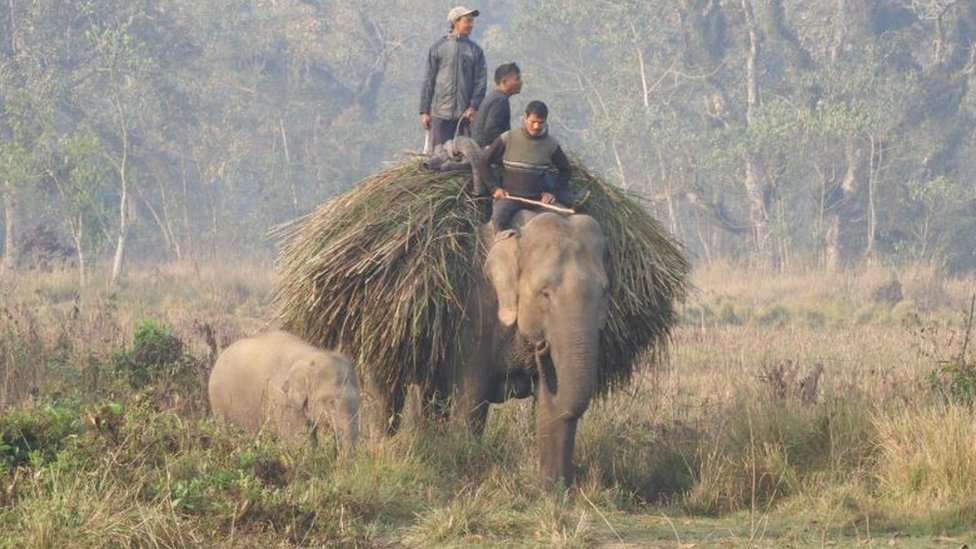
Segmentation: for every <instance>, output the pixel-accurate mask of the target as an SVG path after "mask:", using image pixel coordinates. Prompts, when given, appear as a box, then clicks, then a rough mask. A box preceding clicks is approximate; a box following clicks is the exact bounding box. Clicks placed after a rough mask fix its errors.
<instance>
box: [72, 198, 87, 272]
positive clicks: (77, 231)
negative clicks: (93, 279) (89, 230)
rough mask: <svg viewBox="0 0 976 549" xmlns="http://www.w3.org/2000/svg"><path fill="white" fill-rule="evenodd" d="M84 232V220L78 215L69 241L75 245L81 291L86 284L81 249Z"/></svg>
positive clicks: (82, 251) (83, 251) (83, 250)
mask: <svg viewBox="0 0 976 549" xmlns="http://www.w3.org/2000/svg"><path fill="white" fill-rule="evenodd" d="M84 232H85V218H84V216H83V215H82V214H78V219H77V220H76V222H75V223H72V231H71V240H73V241H74V243H75V250H76V252H75V253H77V254H78V287H79V288H81V289H84V288H85V285H86V284H87V280H86V273H85V248H83V247H82V245H83V244H84Z"/></svg>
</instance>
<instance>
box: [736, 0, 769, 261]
mask: <svg viewBox="0 0 976 549" xmlns="http://www.w3.org/2000/svg"><path fill="white" fill-rule="evenodd" d="M741 2H742V12H743V14H744V16H745V21H746V28H747V29H748V33H749V51H748V55H747V56H746V126H747V127H752V125H753V120H754V118H755V115H756V109H758V108H759V106H760V104H761V103H762V100H761V98H760V95H759V54H760V47H761V39H762V38H761V36H760V34H759V27H758V26H757V24H756V18H755V16H754V15H753V11H752V1H751V0H741ZM743 184H744V185H745V189H746V197H747V199H748V201H749V221H750V223H751V224H752V230H753V236H754V238H755V244H756V253H757V255H758V259H759V262H760V263H761V264H763V265H766V266H772V259H773V254H772V245H771V243H770V235H769V211H768V207H767V206H768V205H767V203H766V195H767V193H766V187H767V181H766V175H765V171H764V170H763V167H762V161H761V160H760V159H759V158H758V156H757V155H755V154H753V153H751V152H747V153H746V158H745V180H744V181H743Z"/></svg>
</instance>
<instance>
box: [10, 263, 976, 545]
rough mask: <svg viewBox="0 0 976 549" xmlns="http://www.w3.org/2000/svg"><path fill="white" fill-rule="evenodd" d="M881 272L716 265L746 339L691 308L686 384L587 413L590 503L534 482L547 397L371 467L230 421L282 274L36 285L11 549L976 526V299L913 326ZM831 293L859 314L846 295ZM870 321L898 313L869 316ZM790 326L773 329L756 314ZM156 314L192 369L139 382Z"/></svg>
mask: <svg viewBox="0 0 976 549" xmlns="http://www.w3.org/2000/svg"><path fill="white" fill-rule="evenodd" d="M882 274H883V275H884V276H878V275H876V274H874V273H866V274H864V275H863V277H861V278H859V277H850V280H846V281H845V282H844V283H843V284H841V283H840V282H838V280H837V279H831V278H830V277H829V276H827V275H818V276H816V277H813V276H810V275H806V278H804V275H801V274H796V275H785V276H784V277H782V278H780V279H775V280H767V279H757V278H755V277H753V278H751V279H750V283H749V284H746V283H741V282H739V281H740V280H743V279H745V278H747V277H746V275H745V274H743V273H737V272H735V271H734V270H732V268H730V267H721V268H720V269H719V272H718V273H717V274H716V273H715V272H709V271H700V272H699V274H698V276H699V278H698V279H696V281H695V284H696V286H697V287H698V288H701V292H700V293H699V294H697V295H696V296H695V297H694V299H693V300H692V301H691V302H689V304H688V305H687V309H695V308H697V309H699V310H705V308H711V309H712V310H718V309H720V306H716V304H718V303H728V304H730V305H731V306H732V307H733V308H734V309H735V310H736V311H737V312H736V316H737V317H738V318H737V320H735V321H723V320H722V319H721V318H720V317H719V316H718V315H716V316H713V317H708V318H707V319H706V322H704V323H703V322H701V317H700V315H699V316H698V317H696V316H694V315H690V314H687V311H686V312H685V314H684V318H685V322H684V324H682V325H681V326H680V327H679V328H678V329H676V330H675V332H674V335H673V341H672V352H671V356H670V361H669V362H668V363H667V364H665V365H662V366H660V367H658V368H655V369H642V370H641V371H640V373H639V374H638V375H637V376H636V377H635V378H634V379H633V381H632V383H631V384H630V385H628V386H627V387H626V388H620V389H617V390H616V391H614V392H613V393H612V394H611V395H609V396H608V397H607V398H605V399H600V400H596V401H594V402H593V403H592V404H591V407H590V409H589V411H588V412H587V413H586V415H585V416H584V418H583V420H582V422H581V423H580V430H579V434H578V440H577V455H576V460H575V461H576V463H577V467H578V470H577V477H576V478H577V482H576V486H575V487H573V488H572V489H571V490H569V491H568V492H567V493H565V494H557V495H551V494H549V493H548V492H547V491H546V490H544V488H543V486H542V484H541V483H540V482H539V481H538V478H537V473H536V462H537V456H536V451H535V439H534V430H535V422H534V416H533V407H532V403H531V402H530V401H517V402H509V403H506V404H505V405H502V406H496V407H494V408H493V412H492V415H491V418H490V421H489V423H488V425H487V428H486V432H485V435H484V436H483V437H482V438H480V439H475V438H473V437H471V436H470V435H468V434H467V433H466V432H465V431H464V430H463V429H458V428H456V427H455V426H453V425H450V424H427V423H423V422H421V421H419V420H418V419H417V418H413V419H412V420H410V421H407V422H406V425H405V428H404V430H403V432H402V433H401V434H400V435H398V436H397V437H394V438H392V439H385V438H370V437H369V436H367V437H366V438H365V440H364V441H363V444H362V446H361V448H360V449H359V451H358V452H357V453H356V455H355V456H354V457H352V458H351V459H344V458H340V457H339V456H338V454H337V453H336V452H335V451H334V449H333V448H330V447H328V446H327V447H325V448H323V449H320V450H319V451H312V450H309V449H304V448H295V447H290V446H287V445H282V444H280V443H279V442H277V441H275V440H273V439H270V438H267V437H265V436H249V435H245V434H244V433H241V432H238V431H235V430H231V429H226V428H224V427H222V426H218V425H216V424H214V423H213V422H212V421H211V419H210V418H209V414H208V413H207V405H206V402H205V389H204V384H205V379H206V369H207V367H208V365H209V360H211V354H212V352H213V348H214V346H216V347H222V346H224V345H226V344H227V343H229V342H230V341H232V340H233V339H236V338H237V337H240V336H241V335H246V334H250V333H254V332H255V331H256V330H258V329H261V327H262V326H263V323H264V320H263V319H264V318H265V315H267V314H268V311H269V308H270V307H269V305H268V300H267V294H268V290H269V289H270V287H271V276H270V275H269V274H268V273H267V272H261V273H256V275H255V276H254V277H253V278H251V277H250V276H249V275H248V273H247V272H246V270H240V271H236V274H230V273H228V272H226V271H225V273H224V274H223V275H220V276H218V275H217V274H216V273H215V272H214V273H213V274H207V272H206V271H200V272H199V273H197V272H195V271H194V270H193V269H190V268H185V269H172V270H169V271H166V273H165V274H159V273H134V277H133V280H143V279H145V280H148V279H150V278H153V277H157V276H158V277H161V278H160V279H158V280H157V281H156V282H153V283H152V284H155V286H151V287H150V288H148V289H143V288H140V287H138V286H136V285H134V284H133V285H131V286H127V287H123V288H120V289H114V290H109V289H107V288H105V289H100V288H90V289H89V290H86V293H85V294H84V295H78V296H75V295H72V293H71V292H70V291H69V286H68V284H67V283H64V285H63V286H60V285H61V284H62V283H61V282H59V280H60V278H59V277H60V276H61V275H59V274H57V273H54V274H51V275H43V276H35V277H30V278H31V279H30V280H27V279H24V280H22V281H20V282H18V283H16V284H15V285H13V286H8V288H10V287H12V288H13V291H12V293H9V294H5V295H4V303H3V304H2V306H0V350H2V353H0V367H2V370H0V379H3V380H5V385H4V393H3V397H4V401H3V403H2V405H3V408H2V413H0V457H2V458H3V459H2V460H0V547H17V548H21V547H62V546H72V547H75V546H76V547H80V548H87V547H119V546H132V547H268V546H273V547H291V546H296V547H297V546H329V547H332V546H335V547H364V546H366V547H369V546H396V544H400V545H405V546H409V547H461V546H471V545H474V546H522V545H528V546H545V547H549V546H560V547H591V546H599V545H600V544H602V543H606V542H610V541H613V540H616V535H617V534H618V532H619V533H620V535H623V536H624V537H626V535H627V534H626V533H625V531H626V530H627V527H628V525H629V524H631V523H632V521H634V520H637V517H641V516H646V515H655V516H658V517H661V516H664V517H666V518H668V519H669V520H670V518H671V517H674V525H673V526H672V527H673V528H678V529H680V528H682V524H686V523H688V522H689V521H691V522H694V521H698V520H703V519H702V517H705V516H714V517H720V520H727V521H731V523H732V524H735V523H736V521H739V522H740V523H741V522H746V523H747V524H746V525H745V526H743V528H744V531H745V532H746V535H748V536H749V539H753V540H754V541H755V540H758V539H759V538H760V537H761V536H762V535H768V534H764V533H763V532H764V530H763V529H762V528H763V527H762V525H763V524H765V523H764V522H763V521H767V520H769V519H770V518H771V517H777V516H778V517H790V518H791V519H793V520H796V519H798V518H802V519H803V520H807V521H808V524H811V525H815V526H812V528H814V529H815V530H816V531H818V532H819V531H822V532H824V536H826V535H828V533H835V532H840V533H841V534H843V535H848V534H851V533H856V535H858V536H869V535H872V534H876V533H877V532H878V531H880V530H883V529H887V530H889V531H891V530H893V529H899V530H901V531H905V529H909V531H918V532H926V533H941V532H943V531H945V532H948V533H950V534H952V533H954V532H955V533H958V532H961V531H963V530H964V529H966V528H967V527H968V525H970V524H971V523H972V520H973V519H974V518H976V501H974V499H973V496H972V494H973V493H976V445H974V442H973V441H974V440H976V433H974V432H973V430H974V427H973V426H974V425H976V422H974V419H976V417H974V416H973V413H974V412H973V411H972V409H971V407H969V406H968V405H967V404H965V403H961V402H955V401H953V400H951V399H947V398H946V394H945V393H944V392H940V391H939V390H936V389H937V387H936V388H934V387H933V385H932V382H931V379H932V377H931V374H932V373H933V372H934V371H938V370H939V368H940V367H941V365H943V364H945V361H946V360H948V359H954V360H958V359H959V349H960V345H961V342H962V341H963V339H964V333H965V330H966V327H965V322H964V321H962V320H960V318H961V317H962V315H961V314H960V313H961V310H962V309H963V307H964V305H965V304H966V303H968V296H967V292H969V291H971V290H972V289H973V284H972V281H966V280H953V281H942V280H941V279H939V278H938V277H937V276H934V275H931V276H930V275H925V276H929V277H930V278H929V280H930V281H931V282H930V283H931V284H938V285H940V286H941V287H940V288H939V289H933V290H924V289H923V288H921V287H920V288H918V289H913V288H912V287H911V285H910V284H909V283H908V282H904V283H903V291H904V292H905V297H904V300H907V299H909V297H908V296H909V294H911V295H915V296H919V295H922V294H923V293H925V292H928V295H933V296H937V295H941V296H942V297H941V298H939V299H940V300H943V301H941V303H943V304H942V305H937V303H938V302H939V301H938V300H935V299H932V300H927V301H926V300H922V299H921V298H917V299H919V301H918V303H926V305H925V306H924V307H923V306H918V307H916V308H915V311H916V313H917V315H918V318H917V320H915V321H913V322H903V321H902V320H898V319H896V318H895V317H894V316H892V315H890V314H889V313H887V312H885V311H891V310H892V309H894V308H895V307H897V304H880V305H879V304H876V303H874V302H873V298H872V294H873V292H872V291H869V288H872V287H874V286H875V282H872V280H874V278H875V277H876V278H877V280H888V278H887V277H888V274H889V273H887V272H884V273H882ZM923 274H924V273H923ZM46 276H50V277H52V278H51V280H52V282H51V284H50V286H47V285H46V284H45V277H46ZM898 276H899V277H900V278H901V279H906V278H907V277H906V276H904V274H903V273H898ZM919 276H920V278H921V276H922V275H919ZM869 279H870V280H869ZM804 280H806V283H804ZM723 281H726V282H723ZM832 284H833V285H834V286H835V287H837V288H841V290H840V291H842V292H844V299H845V300H848V301H845V302H842V300H833V299H826V298H824V296H825V295H826V294H828V293H829V292H828V288H829V287H830V286H831V285H832ZM912 284H914V282H913V283H912ZM59 287H62V288H63V289H58V288H59ZM968 295H971V294H968ZM162 305H165V307H163V306H162ZM867 306H878V307H880V309H879V310H880V311H881V312H879V313H877V315H878V316H877V318H876V319H875V320H874V321H871V322H859V321H857V319H856V313H857V311H858V310H862V309H863V308H865V307H867ZM76 307H77V310H76ZM775 307H781V308H782V310H783V311H785V314H783V315H782V318H781V320H780V321H778V322H777V323H771V322H767V321H764V320H762V318H761V315H758V314H753V313H750V311H753V312H755V311H758V310H759V309H760V308H765V309H767V310H770V309H772V308H775ZM801 310H806V311H809V312H811V313H813V312H817V313H820V314H822V315H823V318H824V319H825V321H824V322H823V323H820V324H814V323H811V322H809V315H807V316H804V315H802V314H799V313H798V311H801ZM146 319H151V320H152V322H154V323H155V324H156V325H158V326H166V327H167V329H168V330H169V331H170V333H172V334H173V335H174V336H175V337H177V338H179V339H180V340H181V342H182V347H181V348H182V349H183V351H182V352H183V353H184V355H185V356H184V357H183V359H185V360H186V361H187V362H180V361H177V362H176V364H177V365H179V364H188V365H190V366H192V367H191V368H190V369H189V370H182V369H180V368H178V367H173V368H170V369H166V368H162V369H159V370H158V371H155V373H154V374H152V375H148V376H147V377H145V378H140V379H144V382H140V383H138V384H134V383H133V382H132V379H131V378H130V377H128V376H127V375H124V374H125V372H126V371H127V370H126V369H128V368H131V363H130V362H127V361H126V360H123V359H122V358H125V357H128V359H131V358H132V356H131V355H127V354H126V353H130V352H131V350H132V349H133V345H134V344H135V342H134V341H135V339H136V334H137V332H138V330H137V327H138V326H139V325H140V323H141V322H143V321H145V320H146ZM728 320H731V317H730V318H729V319H728ZM120 357H122V358H120ZM817 365H821V366H822V368H823V375H822V377H821V378H820V379H819V384H818V386H817V390H816V392H815V394H814V397H813V398H812V399H811V400H804V398H801V397H800V396H799V395H800V394H801V392H800V391H799V390H798V387H797V385H798V384H799V381H800V380H801V379H802V378H803V377H804V376H805V375H806V374H807V373H808V372H810V371H812V370H814V369H815V367H816V366H817ZM790 369H792V370H790ZM775 371H779V372H787V373H788V372H790V371H792V372H794V373H795V375H785V374H784V375H781V376H780V377H779V378H776V376H773V375H771V372H775ZM784 387H785V388H784ZM367 400H368V399H367ZM411 412H412V413H416V411H415V410H411ZM740 517H746V518H740ZM845 533H847V534H845ZM831 535H833V534H831ZM851 535H853V534H851ZM823 539H826V538H823ZM823 539H821V538H820V537H819V536H818V538H817V541H818V542H822V541H823ZM682 540H683V541H688V542H689V543H693V542H694V541H693V539H692V540H689V536H688V535H687V534H684V533H682ZM672 541H673V540H672ZM666 543H668V542H667V541H664V542H661V543H660V544H666ZM771 543H772V542H771ZM648 544H649V545H653V543H648ZM774 545H775V543H773V544H772V545H769V546H774Z"/></svg>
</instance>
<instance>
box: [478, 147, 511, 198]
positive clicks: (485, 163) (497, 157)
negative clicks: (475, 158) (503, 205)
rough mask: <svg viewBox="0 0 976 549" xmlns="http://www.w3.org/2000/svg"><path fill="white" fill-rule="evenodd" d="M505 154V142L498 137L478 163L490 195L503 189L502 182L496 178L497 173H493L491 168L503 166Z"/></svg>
mask: <svg viewBox="0 0 976 549" xmlns="http://www.w3.org/2000/svg"><path fill="white" fill-rule="evenodd" d="M504 154H505V141H504V140H503V139H502V138H501V137H498V138H496V139H495V140H494V141H493V142H492V143H491V146H489V147H488V148H487V149H485V151H484V152H483V153H482V155H481V161H480V162H478V169H479V170H480V173H481V178H482V181H484V182H485V183H486V185H485V187H487V188H488V193H489V194H492V195H493V194H495V189H499V188H501V182H500V181H498V178H497V177H495V172H493V171H492V169H491V166H492V165H493V164H501V162H502V155H504Z"/></svg>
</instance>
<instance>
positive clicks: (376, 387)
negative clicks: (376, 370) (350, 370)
mask: <svg viewBox="0 0 976 549" xmlns="http://www.w3.org/2000/svg"><path fill="white" fill-rule="evenodd" d="M367 385H368V392H369V394H370V395H371V396H372V397H373V400H374V402H375V406H376V408H377V409H376V410H374V411H373V414H372V416H373V425H374V428H375V429H376V431H377V432H379V433H383V434H385V435H386V436H393V435H395V434H396V432H397V431H399V430H400V421H401V419H402V415H403V405H404V403H405V401H406V390H407V388H406V386H405V385H404V384H403V383H401V382H396V383H393V384H388V383H386V382H385V381H383V380H378V379H376V378H375V377H374V376H368V380H367Z"/></svg>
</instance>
